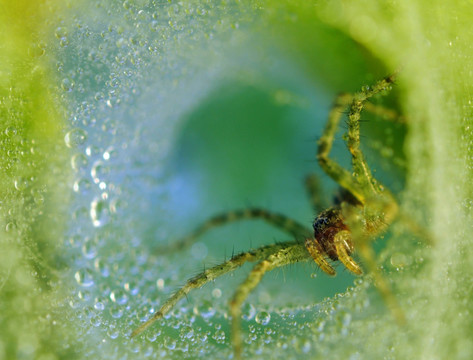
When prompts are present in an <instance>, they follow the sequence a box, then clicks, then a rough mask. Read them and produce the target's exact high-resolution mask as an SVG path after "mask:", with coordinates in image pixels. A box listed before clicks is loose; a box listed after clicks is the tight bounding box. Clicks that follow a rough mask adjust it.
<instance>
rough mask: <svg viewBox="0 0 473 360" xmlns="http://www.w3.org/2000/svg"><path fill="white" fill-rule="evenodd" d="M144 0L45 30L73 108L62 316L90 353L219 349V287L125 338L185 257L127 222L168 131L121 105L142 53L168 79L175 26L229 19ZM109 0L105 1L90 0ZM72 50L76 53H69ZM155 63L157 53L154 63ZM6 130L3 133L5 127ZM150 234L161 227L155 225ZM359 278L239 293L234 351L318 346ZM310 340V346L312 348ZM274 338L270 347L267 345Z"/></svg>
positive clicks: (357, 303) (342, 330) (141, 65)
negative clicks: (274, 300) (333, 287)
mask: <svg viewBox="0 0 473 360" xmlns="http://www.w3.org/2000/svg"><path fill="white" fill-rule="evenodd" d="M155 5H156V6H154V7H153V6H151V5H150V6H149V8H145V9H138V8H137V7H136V5H134V4H132V3H130V2H124V3H123V6H121V7H116V5H108V4H107V5H106V4H105V3H103V4H101V3H99V6H98V7H97V9H98V10H97V11H98V15H97V14H95V15H94V16H103V17H105V18H107V19H109V20H111V21H112V23H111V24H110V25H108V26H105V25H104V26H103V28H100V26H99V27H98V28H94V27H93V26H92V25H91V24H90V23H88V22H87V20H86V19H84V18H82V19H81V18H80V17H78V18H76V19H74V20H71V21H73V22H76V23H75V24H74V25H75V26H70V25H68V26H65V25H64V24H61V25H60V26H58V28H57V29H56V32H55V35H56V38H57V39H58V42H59V43H58V45H59V49H62V50H58V52H59V53H63V54H64V59H63V60H60V61H58V63H57V70H58V73H59V74H63V75H64V76H63V79H62V81H61V82H60V89H61V91H62V94H63V95H62V100H64V102H65V103H68V104H70V105H71V109H72V110H70V111H71V113H69V114H66V115H67V118H69V119H70V122H69V124H68V127H67V129H66V130H65V131H64V144H65V146H66V147H67V148H68V149H69V151H70V153H71V158H70V166H71V169H72V172H73V174H74V178H73V180H72V181H71V184H70V187H71V191H72V193H73V194H74V200H73V204H72V211H73V213H72V219H71V226H70V229H69V233H68V234H67V236H66V239H65V246H66V249H67V250H68V252H69V254H70V257H71V259H72V260H71V264H72V265H71V274H69V275H68V276H70V277H72V278H73V279H74V281H75V286H74V288H73V290H72V292H71V296H70V298H69V301H68V304H69V307H70V308H71V312H72V314H73V316H72V319H70V320H71V322H74V323H76V324H78V326H77V328H79V329H80V330H78V331H79V332H80V336H82V338H83V339H84V341H86V342H88V343H89V344H91V345H92V346H90V350H89V353H90V355H93V356H95V357H99V358H104V359H105V358H116V357H117V354H128V355H129V356H132V355H131V354H133V355H135V354H138V355H140V357H144V358H179V359H181V358H195V354H205V355H207V356H219V357H221V358H225V357H227V358H228V357H231V346H230V331H229V318H228V308H227V306H226V302H225V301H222V300H221V297H222V290H220V289H218V288H216V289H214V290H213V291H212V298H211V300H208V299H207V300H204V297H205V295H203V294H201V295H200V296H196V297H195V298H194V302H193V304H190V303H186V302H183V303H180V304H179V305H178V306H177V307H176V308H175V309H174V310H173V311H171V312H170V313H169V314H168V315H166V316H165V317H164V318H163V319H162V320H160V321H158V322H157V324H156V325H155V326H153V327H152V328H151V329H149V330H148V331H147V332H146V334H145V335H144V337H143V338H140V339H134V340H130V339H129V335H130V333H131V331H132V330H133V328H135V327H136V326H137V324H139V323H141V322H142V321H145V320H146V319H147V318H149V316H151V315H152V314H153V313H154V312H156V311H157V310H158V308H159V306H160V304H161V303H162V302H163V301H164V300H165V298H167V297H168V296H169V294H171V293H172V291H173V290H174V289H173V288H172V287H171V286H170V285H169V284H176V283H178V281H182V279H185V278H186V277H187V276H188V274H189V273H191V272H192V271H194V270H195V269H194V268H191V267H190V265H189V264H187V262H182V261H181V262H179V260H180V258H179V257H178V256H176V257H170V258H165V259H162V258H159V257H156V256H154V255H153V254H150V253H149V252H148V251H147V250H146V249H147V248H146V246H144V243H143V239H142V236H141V235H142V234H139V233H138V234H137V230H138V229H136V223H137V217H139V216H146V215H145V214H146V211H149V199H148V198H149V197H151V195H150V192H151V189H152V188H155V187H156V186H157V185H160V184H161V183H160V181H161V180H160V179H156V175H155V174H154V173H153V171H154V172H158V173H159V170H158V171H156V169H155V168H153V169H154V170H153V171H151V170H149V171H148V170H147V169H146V167H147V166H148V167H149V164H155V163H156V162H157V160H156V157H158V158H159V154H157V153H156V151H154V152H153V151H150V150H153V149H156V148H159V149H161V150H162V152H163V153H164V154H165V153H166V151H165V146H163V144H164V143H165V141H167V139H166V134H165V133H164V134H162V135H160V136H161V142H162V143H157V142H156V140H155V139H153V136H157V135H156V134H154V133H153V126H156V125H155V124H153V123H152V119H151V120H147V119H148V118H149V117H150V116H149V115H150V114H149V113H150V111H151V110H149V109H148V110H145V111H144V112H143V113H140V112H139V111H138V110H136V111H135V110H134V111H131V112H128V110H126V109H127V106H129V107H131V108H133V107H136V98H137V97H138V95H139V92H140V87H139V86H138V84H139V83H140V82H142V81H145V78H146V71H147V70H146V64H155V65H156V67H155V68H154V69H153V70H154V71H156V72H158V73H159V72H160V71H161V73H162V74H164V75H163V79H162V81H163V84H162V85H161V86H162V87H163V89H167V88H168V85H169V87H172V86H173V82H174V80H173V79H172V77H170V75H169V74H173V75H175V76H174V77H175V78H178V77H179V76H180V75H181V74H180V72H179V71H180V70H179V69H180V67H179V66H177V65H176V64H178V61H179V56H178V55H179V54H177V55H176V54H175V55H176V57H175V58H173V57H172V56H170V55H169V53H166V52H164V50H163V49H166V46H167V45H166V44H168V43H169V42H171V44H173V41H182V39H183V37H184V36H187V37H189V38H190V39H192V37H197V36H202V37H205V38H213V37H214V35H215V33H216V32H218V31H221V30H222V29H220V28H219V26H220V27H222V28H223V27H225V26H227V25H228V24H227V25H226V23H225V21H223V22H222V21H220V22H215V24H217V25H215V27H214V28H212V29H209V30H208V31H205V32H199V31H191V30H195V29H193V28H190V27H189V25H187V23H186V22H185V21H183V19H188V17H189V13H190V14H192V16H193V17H194V20H195V21H197V22H198V21H203V23H204V22H208V21H209V20H208V19H205V20H202V19H203V18H204V17H208V16H211V15H212V11H213V12H214V15H213V16H216V17H218V15H215V13H216V12H218V11H222V12H228V9H223V10H221V9H220V10H219V9H217V8H216V9H212V11H210V9H206V8H205V6H204V7H199V6H197V7H196V8H195V9H184V8H183V6H184V5H183V4H168V5H163V4H162V3H159V4H155ZM158 5H159V6H158ZM108 6H111V7H112V9H111V10H109V11H105V10H103V9H101V7H108ZM206 6H207V5H206ZM208 6H210V5H208ZM155 9H158V10H159V11H156V10H155ZM228 26H229V27H230V28H232V29H234V28H237V26H230V25H228ZM156 33H158V35H156ZM199 34H200V35H199ZM176 39H177V40H176ZM187 40H188V41H189V39H187ZM160 49H161V50H163V52H160ZM69 50H70V52H69ZM77 54H79V55H80V56H79V57H77V59H78V60H77V61H75V60H76V58H75V57H76V55H77ZM82 57H83V58H82ZM162 63H164V64H165V65H157V64H162ZM160 66H161V68H160ZM181 70H184V72H185V71H186V69H181ZM166 81H167V82H166ZM152 111H153V112H154V111H155V110H154V109H153V110H152ZM131 117H132V118H133V120H130V118H131ZM135 122H137V123H138V125H136V124H135ZM139 122H141V124H139ZM137 128H139V129H141V130H139V131H138V130H137ZM160 130H161V131H162V129H160ZM7 132H8V134H11V133H13V132H14V129H7ZM150 153H151V155H150ZM142 164H145V166H143V165H142ZM146 164H148V165H146ZM130 172H131V174H130ZM24 186H25V185H24V181H23V180H22V179H17V182H15V187H17V188H22V187H24ZM137 214H138V215H137ZM164 215H165V214H164V213H163V216H164ZM148 219H149V218H148ZM161 235H162V237H163V238H164V237H165V236H166V235H167V233H166V231H163V232H162V233H161ZM406 263H407V261H406V259H403V258H401V257H400V256H397V257H394V258H393V264H396V266H398V267H399V268H402V267H403V266H405V264H406ZM176 264H177V265H176ZM171 265H173V266H171ZM359 281H360V282H359V283H357V285H356V287H355V288H354V289H351V290H348V291H347V293H346V294H345V295H344V297H343V299H342V298H340V299H335V300H334V299H329V300H327V301H325V302H323V303H322V304H318V305H316V306H310V307H302V308H292V309H257V308H256V307H255V306H253V305H252V304H251V303H247V304H246V305H245V306H244V308H243V312H242V325H243V331H244V342H245V344H246V347H245V348H246V349H249V350H245V351H250V352H251V353H252V354H253V355H258V356H261V357H264V356H267V355H269V354H271V355H272V357H274V356H276V358H278V357H287V356H288V354H289V355H293V354H296V355H297V354H309V353H310V354H311V356H314V357H315V356H316V355H317V354H319V355H321V356H322V355H326V354H329V349H330V347H331V346H333V344H334V343H336V342H337V341H339V340H340V339H343V338H345V337H348V336H349V335H351V334H352V332H353V329H352V327H353V326H352V324H353V321H352V315H351V310H353V309H358V310H360V309H364V308H366V307H367V303H366V297H365V296H361V295H360V294H362V293H363V292H364V291H366V287H367V285H366V283H365V282H363V281H361V280H359ZM225 295H226V296H227V297H228V295H229V294H225ZM222 298H223V297H222ZM322 319H323V320H322ZM315 343H318V344H320V346H318V347H317V348H315V346H314V344H315ZM268 344H270V345H271V346H267V345H268ZM324 344H325V345H324ZM275 348H277V349H278V350H279V351H278V352H274V349H275ZM124 356H125V357H126V356H127V355H124Z"/></svg>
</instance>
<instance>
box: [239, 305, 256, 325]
mask: <svg viewBox="0 0 473 360" xmlns="http://www.w3.org/2000/svg"><path fill="white" fill-rule="evenodd" d="M241 313H242V315H241V317H242V318H243V319H244V320H246V321H248V320H251V319H253V318H254V317H255V315H256V309H255V307H254V306H253V304H250V303H246V304H245V305H243V308H242V309H241Z"/></svg>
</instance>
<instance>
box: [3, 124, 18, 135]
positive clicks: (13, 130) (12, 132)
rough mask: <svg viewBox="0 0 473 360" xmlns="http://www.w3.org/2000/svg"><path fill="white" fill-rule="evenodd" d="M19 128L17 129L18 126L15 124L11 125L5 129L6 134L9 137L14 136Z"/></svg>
mask: <svg viewBox="0 0 473 360" xmlns="http://www.w3.org/2000/svg"><path fill="white" fill-rule="evenodd" d="M17 132H18V131H17V130H16V127H14V126H9V127H7V128H6V129H5V135H6V136H8V137H12V136H14V135H16V134H17Z"/></svg>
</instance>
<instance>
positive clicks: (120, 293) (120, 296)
mask: <svg viewBox="0 0 473 360" xmlns="http://www.w3.org/2000/svg"><path fill="white" fill-rule="evenodd" d="M110 299H111V300H112V301H113V302H114V303H117V304H118V305H125V304H126V303H127V302H128V295H127V294H126V293H125V291H124V290H122V289H117V290H114V291H112V292H111V293H110Z"/></svg>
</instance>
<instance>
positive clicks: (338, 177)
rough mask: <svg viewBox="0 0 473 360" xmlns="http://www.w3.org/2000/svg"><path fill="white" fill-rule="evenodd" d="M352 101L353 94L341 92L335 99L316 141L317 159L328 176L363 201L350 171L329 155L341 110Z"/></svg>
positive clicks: (360, 190)
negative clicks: (322, 130) (325, 123)
mask: <svg viewBox="0 0 473 360" xmlns="http://www.w3.org/2000/svg"><path fill="white" fill-rule="evenodd" d="M352 101H353V96H352V95H350V94H341V95H339V96H338V97H337V99H336V100H335V103H334V105H333V107H332V110H330V113H329V117H328V121H327V125H326V126H325V129H324V132H323V134H322V136H321V137H320V139H319V141H318V143H317V145H318V148H317V160H318V162H319V165H320V167H321V168H322V169H323V170H324V172H325V173H326V174H327V175H328V176H330V177H331V178H332V179H333V180H334V181H335V182H336V183H337V184H339V185H340V186H341V187H343V188H345V189H347V190H348V191H349V192H350V193H352V194H353V196H355V198H356V199H357V200H358V201H359V202H361V203H364V201H365V196H364V193H363V191H362V189H361V187H360V186H359V184H358V183H357V182H356V181H355V180H354V178H353V176H352V175H351V172H349V171H348V170H346V169H344V168H343V167H341V166H340V165H339V164H338V163H336V162H335V161H334V160H332V159H331V158H330V157H329V155H330V152H331V150H332V145H333V141H334V140H335V133H336V132H337V129H338V126H339V123H340V119H341V117H342V115H343V111H344V110H345V109H346V108H347V107H348V106H349V105H350V104H351V103H352Z"/></svg>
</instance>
